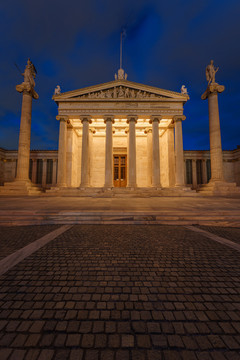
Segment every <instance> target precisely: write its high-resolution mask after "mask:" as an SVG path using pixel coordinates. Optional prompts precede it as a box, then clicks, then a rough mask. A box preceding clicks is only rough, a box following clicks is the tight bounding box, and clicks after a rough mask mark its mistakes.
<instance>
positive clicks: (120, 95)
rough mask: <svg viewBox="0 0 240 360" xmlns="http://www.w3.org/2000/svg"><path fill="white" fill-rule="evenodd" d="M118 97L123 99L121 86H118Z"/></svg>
mask: <svg viewBox="0 0 240 360" xmlns="http://www.w3.org/2000/svg"><path fill="white" fill-rule="evenodd" d="M118 97H119V98H123V97H124V90H123V88H122V86H120V88H119V91H118Z"/></svg>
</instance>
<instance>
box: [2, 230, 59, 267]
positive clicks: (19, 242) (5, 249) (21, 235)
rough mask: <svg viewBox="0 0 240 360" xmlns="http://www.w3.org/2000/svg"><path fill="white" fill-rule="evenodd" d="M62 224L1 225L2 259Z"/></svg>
mask: <svg viewBox="0 0 240 360" xmlns="http://www.w3.org/2000/svg"><path fill="white" fill-rule="evenodd" d="M59 226H60V225H44V226H18V227H11V226H1V227H0V260H1V259H3V258H5V257H6V256H8V255H10V254H12V253H13V252H14V251H16V250H18V249H20V248H22V247H24V246H26V245H28V244H30V243H31V242H33V241H35V240H37V239H39V238H40V237H42V236H44V235H46V234H48V233H49V232H51V231H53V230H55V229H57V228H58V227H59Z"/></svg>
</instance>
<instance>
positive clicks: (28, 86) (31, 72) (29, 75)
mask: <svg viewBox="0 0 240 360" xmlns="http://www.w3.org/2000/svg"><path fill="white" fill-rule="evenodd" d="M22 75H23V78H24V81H23V82H22V83H21V84H20V85H17V86H16V90H17V91H18V92H20V93H21V92H23V91H26V92H28V93H31V95H32V97H33V98H34V99H38V98H39V96H38V94H37V93H36V91H35V90H34V87H35V81H34V79H35V77H36V68H35V66H34V65H33V63H32V62H31V60H30V59H28V61H27V65H26V68H25V70H24V72H23V73H22Z"/></svg>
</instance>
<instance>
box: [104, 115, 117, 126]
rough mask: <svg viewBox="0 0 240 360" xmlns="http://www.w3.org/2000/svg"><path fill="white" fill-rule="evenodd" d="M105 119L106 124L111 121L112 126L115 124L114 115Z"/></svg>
mask: <svg viewBox="0 0 240 360" xmlns="http://www.w3.org/2000/svg"><path fill="white" fill-rule="evenodd" d="M103 119H104V124H106V122H107V121H111V122H112V124H114V123H115V120H114V115H104V116H103Z"/></svg>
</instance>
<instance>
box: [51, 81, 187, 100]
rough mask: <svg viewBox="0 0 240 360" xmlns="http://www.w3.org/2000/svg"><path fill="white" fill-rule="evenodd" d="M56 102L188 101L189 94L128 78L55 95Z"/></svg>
mask: <svg viewBox="0 0 240 360" xmlns="http://www.w3.org/2000/svg"><path fill="white" fill-rule="evenodd" d="M53 99H54V100H55V101H56V102H61V101H85V100H100V101H101V100H108V101H111V100H139V101H141V100H149V101H151V100H157V99H159V100H161V99H162V100H164V99H165V100H171V99H172V100H178V101H184V102H185V101H187V100H188V95H184V94H181V93H178V92H174V91H169V90H163V89H159V88H157V87H153V86H149V85H143V84H139V83H134V82H131V81H128V80H115V81H110V82H107V83H104V84H100V85H94V86H90V87H86V88H82V89H78V90H73V91H68V92H65V93H62V94H59V95H54V96H53Z"/></svg>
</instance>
